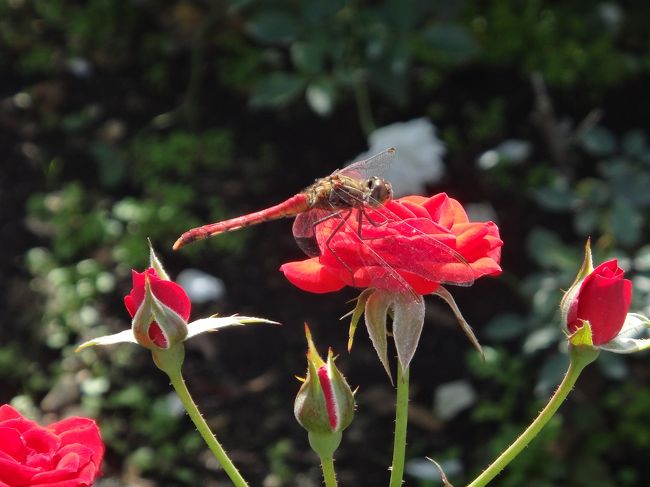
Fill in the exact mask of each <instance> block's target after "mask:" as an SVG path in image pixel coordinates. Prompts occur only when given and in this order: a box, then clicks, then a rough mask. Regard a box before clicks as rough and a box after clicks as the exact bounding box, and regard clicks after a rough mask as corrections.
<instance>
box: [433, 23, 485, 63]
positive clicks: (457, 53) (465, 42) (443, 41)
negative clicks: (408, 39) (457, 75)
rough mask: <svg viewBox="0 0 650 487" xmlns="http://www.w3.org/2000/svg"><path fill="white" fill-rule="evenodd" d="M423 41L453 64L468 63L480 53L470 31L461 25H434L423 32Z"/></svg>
mask: <svg viewBox="0 0 650 487" xmlns="http://www.w3.org/2000/svg"><path fill="white" fill-rule="evenodd" d="M422 39H423V40H424V41H425V42H426V43H427V44H428V45H429V46H430V47H432V48H433V49H436V50H438V51H440V53H441V54H442V55H443V56H444V57H445V58H447V59H448V60H449V61H450V62H453V63H459V62H463V61H466V60H467V59H468V58H470V57H471V56H473V55H474V54H475V53H476V52H477V51H478V45H477V44H476V42H475V41H474V39H473V38H472V36H471V35H470V33H469V31H468V30H467V29H465V28H464V27H461V26H459V25H454V24H438V25H433V26H431V27H428V28H426V29H425V30H424V31H423V32H422Z"/></svg>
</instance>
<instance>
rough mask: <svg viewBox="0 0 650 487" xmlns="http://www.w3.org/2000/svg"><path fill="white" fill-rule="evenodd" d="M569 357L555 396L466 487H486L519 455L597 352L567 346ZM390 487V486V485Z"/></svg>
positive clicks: (554, 410)
mask: <svg viewBox="0 0 650 487" xmlns="http://www.w3.org/2000/svg"><path fill="white" fill-rule="evenodd" d="M569 356H570V358H571V361H570V363H569V369H568V370H567V372H566V374H565V376H564V379H562V382H561V383H560V385H559V386H558V388H557V390H556V391H555V394H553V397H551V399H550V400H549V402H548V404H547V405H546V407H545V408H544V409H542V411H541V412H540V413H539V415H538V416H537V418H535V420H534V421H533V422H532V423H531V424H530V426H528V428H526V431H524V432H523V433H522V434H521V435H520V436H519V438H517V439H516V440H515V442H514V443H513V444H512V445H510V446H509V447H508V448H507V449H506V450H505V451H504V452H503V453H502V454H501V455H500V456H499V458H497V459H496V460H495V461H494V462H493V463H492V464H491V465H490V466H489V467H488V468H487V469H485V470H484V471H483V473H481V475H479V476H478V477H476V479H474V481H472V482H471V483H470V484H468V485H467V487H483V486H484V485H487V484H488V483H489V482H490V481H491V480H492V479H494V477H496V476H497V475H498V474H499V472H501V470H503V469H504V468H505V467H506V466H507V465H508V464H509V463H510V462H511V461H512V460H514V459H515V458H516V457H517V455H519V453H521V451H522V450H523V449H524V448H525V447H526V445H528V443H530V442H531V441H532V440H533V438H535V436H537V434H538V433H539V432H540V431H541V430H542V428H543V427H544V426H545V425H546V423H548V421H549V420H550V419H551V418H552V417H553V415H554V414H555V413H556V412H557V410H558V409H559V407H560V406H561V405H562V403H563V402H564V400H565V399H566V398H567V396H568V395H569V393H570V392H571V390H572V389H573V386H574V385H575V383H576V381H577V380H578V377H579V376H580V373H581V372H582V370H583V369H584V368H585V367H586V366H587V365H589V364H590V363H591V362H593V361H594V360H596V358H597V357H598V350H595V349H591V348H586V347H572V346H569ZM391 485H392V484H391Z"/></svg>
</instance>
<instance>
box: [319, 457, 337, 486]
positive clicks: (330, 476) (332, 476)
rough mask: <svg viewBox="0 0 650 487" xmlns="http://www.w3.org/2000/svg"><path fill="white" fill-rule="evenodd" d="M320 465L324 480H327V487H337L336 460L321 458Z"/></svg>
mask: <svg viewBox="0 0 650 487" xmlns="http://www.w3.org/2000/svg"><path fill="white" fill-rule="evenodd" d="M320 465H321V468H322V469H323V479H324V480H325V487H336V486H337V483H336V473H335V472H334V458H332V457H329V458H324V457H321V458H320Z"/></svg>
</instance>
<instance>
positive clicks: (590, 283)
mask: <svg viewBox="0 0 650 487" xmlns="http://www.w3.org/2000/svg"><path fill="white" fill-rule="evenodd" d="M624 277H625V275H624V272H623V270H622V269H621V268H620V267H618V263H617V261H616V259H612V260H608V261H607V262H603V263H602V264H600V265H599V266H598V267H596V268H595V269H593V268H592V265H591V252H590V250H589V249H588V248H587V256H586V257H585V264H583V268H582V269H581V272H580V274H578V279H576V282H575V283H574V284H573V286H571V288H570V289H569V290H568V291H567V293H566V294H565V296H564V298H563V299H562V304H561V307H562V315H563V319H564V323H565V326H566V327H567V329H568V331H569V332H570V333H573V332H575V331H576V330H577V329H578V328H580V327H581V326H582V325H583V322H585V321H588V322H589V325H590V327H591V334H592V342H593V345H595V346H599V345H604V344H606V343H608V342H609V341H611V340H612V339H613V338H615V337H616V336H617V335H618V334H619V332H620V331H621V328H622V327H623V325H624V323H625V320H626V318H627V312H628V310H629V308H630V303H631V301H632V282H631V281H629V280H628V279H625V278H624Z"/></svg>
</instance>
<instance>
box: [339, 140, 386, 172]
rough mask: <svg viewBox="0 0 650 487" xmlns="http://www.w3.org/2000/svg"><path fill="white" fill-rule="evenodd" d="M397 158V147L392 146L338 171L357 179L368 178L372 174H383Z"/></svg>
mask: <svg viewBox="0 0 650 487" xmlns="http://www.w3.org/2000/svg"><path fill="white" fill-rule="evenodd" d="M394 160H395V149H394V148H393V147H391V148H390V149H386V150H384V151H382V152H380V153H379V154H375V155H374V156H371V157H369V158H368V159H363V160H361V161H357V162H354V163H352V164H350V165H349V166H346V167H344V168H343V169H340V170H338V171H337V173H338V174H343V175H344V176H349V177H351V178H356V179H368V178H371V177H372V176H381V175H382V174H383V173H384V172H385V171H386V170H387V169H388V168H389V167H390V165H391V164H392V163H393V161H394Z"/></svg>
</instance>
